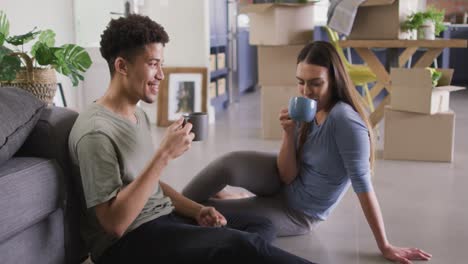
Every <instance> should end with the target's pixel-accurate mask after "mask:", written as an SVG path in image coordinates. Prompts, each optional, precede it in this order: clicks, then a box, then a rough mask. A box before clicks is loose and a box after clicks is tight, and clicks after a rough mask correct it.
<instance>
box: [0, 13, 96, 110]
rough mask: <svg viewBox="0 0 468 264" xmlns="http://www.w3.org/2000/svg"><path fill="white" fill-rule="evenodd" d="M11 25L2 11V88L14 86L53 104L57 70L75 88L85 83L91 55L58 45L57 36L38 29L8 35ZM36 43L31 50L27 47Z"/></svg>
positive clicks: (81, 50)
mask: <svg viewBox="0 0 468 264" xmlns="http://www.w3.org/2000/svg"><path fill="white" fill-rule="evenodd" d="M9 29H10V23H9V21H8V19H7V17H6V14H5V13H4V12H3V11H1V10H0V87H1V86H15V87H19V88H23V89H25V90H28V91H29V92H31V93H33V94H34V95H35V96H36V97H38V98H39V99H41V100H43V101H44V102H46V103H48V104H50V103H52V100H53V98H54V95H55V91H56V90H57V77H56V71H57V72H59V73H61V74H63V75H65V76H67V77H69V78H70V80H71V81H72V84H73V86H77V85H78V83H79V81H80V80H81V81H82V80H84V77H83V75H82V74H83V73H84V72H86V70H87V69H89V67H90V66H91V63H92V62H91V58H90V57H89V54H88V53H87V52H86V51H85V50H84V49H83V48H82V47H80V46H77V45H74V44H64V45H62V46H59V47H56V46H55V33H54V32H53V31H52V30H50V29H47V30H37V29H36V28H34V29H33V30H31V31H30V32H27V33H26V34H22V35H16V36H10V35H9ZM31 41H35V43H34V44H33V45H32V47H31V49H30V50H29V51H25V50H24V44H26V43H29V42H31Z"/></svg>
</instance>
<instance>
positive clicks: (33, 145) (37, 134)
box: [16, 107, 78, 171]
mask: <svg viewBox="0 0 468 264" xmlns="http://www.w3.org/2000/svg"><path fill="white" fill-rule="evenodd" d="M77 117H78V113H76V112H74V111H71V110H69V109H67V108H61V107H46V108H44V110H43V111H42V113H41V117H40V118H39V121H38V122H37V124H36V126H35V127H34V129H33V131H32V132H31V134H30V135H29V136H28V138H27V139H26V141H25V143H24V144H23V146H22V147H21V148H20V150H19V151H18V153H17V154H16V155H17V156H33V157H41V158H48V159H55V160H57V162H58V163H59V165H60V166H61V167H62V169H63V170H65V171H67V170H69V169H70V155H69V153H68V136H69V134H70V130H71V129H72V127H73V124H74V123H75V120H76V118H77Z"/></svg>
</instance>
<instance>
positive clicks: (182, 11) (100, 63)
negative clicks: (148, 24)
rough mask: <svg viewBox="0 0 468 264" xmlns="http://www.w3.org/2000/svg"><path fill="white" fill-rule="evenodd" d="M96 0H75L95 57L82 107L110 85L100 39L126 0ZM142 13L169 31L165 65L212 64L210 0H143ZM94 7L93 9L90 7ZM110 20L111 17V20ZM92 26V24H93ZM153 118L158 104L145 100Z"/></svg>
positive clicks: (81, 39)
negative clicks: (210, 62) (112, 13)
mask: <svg viewBox="0 0 468 264" xmlns="http://www.w3.org/2000/svg"><path fill="white" fill-rule="evenodd" d="M94 3H95V1H94V0H75V11H76V12H75V14H76V16H75V19H76V20H75V21H76V24H77V41H78V43H79V44H81V45H83V46H86V48H87V50H88V52H89V53H90V55H91V58H92V59H93V61H94V64H93V66H91V69H90V70H89V71H88V72H87V73H86V74H85V82H84V84H83V86H84V87H83V90H82V91H81V92H80V107H81V108H83V107H86V105H88V104H89V103H91V102H92V101H94V100H96V99H97V98H99V97H100V95H102V94H103V93H104V91H105V90H106V89H107V82H108V80H109V71H108V69H107V65H106V64H105V61H104V60H103V59H102V58H101V56H100V53H99V48H98V47H99V41H100V35H101V33H102V31H103V30H104V29H105V25H106V24H107V23H105V21H104V20H103V19H102V18H103V17H106V19H107V20H110V18H111V16H110V15H109V12H110V10H121V9H119V8H120V5H122V7H123V1H122V0H105V1H103V2H102V3H99V4H98V5H97V6H96V5H95V4H94ZM139 3H141V4H142V5H141V6H139V13H140V14H143V15H147V16H149V17H150V18H151V19H153V20H154V21H156V22H158V23H159V24H161V25H162V26H163V27H164V28H165V29H166V31H167V32H168V34H169V38H170V42H169V43H168V44H167V45H166V48H165V51H164V56H165V63H164V64H165V66H169V67H177V66H179V67H208V65H209V53H210V49H209V48H210V42H209V13H208V12H209V7H208V0H146V1H139ZM91 7H93V10H91V11H89V10H90V9H89V8H91ZM107 22H108V21H107ZM90 27H91V28H90ZM141 106H142V108H143V109H144V110H145V111H146V112H147V113H148V116H149V118H150V121H151V122H152V123H155V122H156V114H157V111H156V109H157V105H156V103H154V104H151V105H149V104H145V103H141Z"/></svg>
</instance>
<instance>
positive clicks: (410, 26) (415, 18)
mask: <svg viewBox="0 0 468 264" xmlns="http://www.w3.org/2000/svg"><path fill="white" fill-rule="evenodd" d="M444 18H445V12H444V10H438V9H436V8H435V7H433V6H431V7H429V8H427V9H426V11H424V12H416V13H413V14H411V15H409V16H408V18H407V19H406V20H405V21H404V22H403V24H402V29H403V30H404V31H411V30H414V29H416V30H417V29H419V28H420V27H421V26H422V25H423V24H424V22H425V21H426V20H430V21H432V22H434V25H435V34H436V36H438V35H439V34H440V33H441V32H442V31H444V30H445V29H446V27H445V25H444V24H443V23H444Z"/></svg>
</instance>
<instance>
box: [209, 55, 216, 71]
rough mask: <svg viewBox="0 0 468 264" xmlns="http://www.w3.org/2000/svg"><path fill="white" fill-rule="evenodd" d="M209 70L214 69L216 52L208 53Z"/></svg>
mask: <svg viewBox="0 0 468 264" xmlns="http://www.w3.org/2000/svg"><path fill="white" fill-rule="evenodd" d="M210 71H216V54H210Z"/></svg>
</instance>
